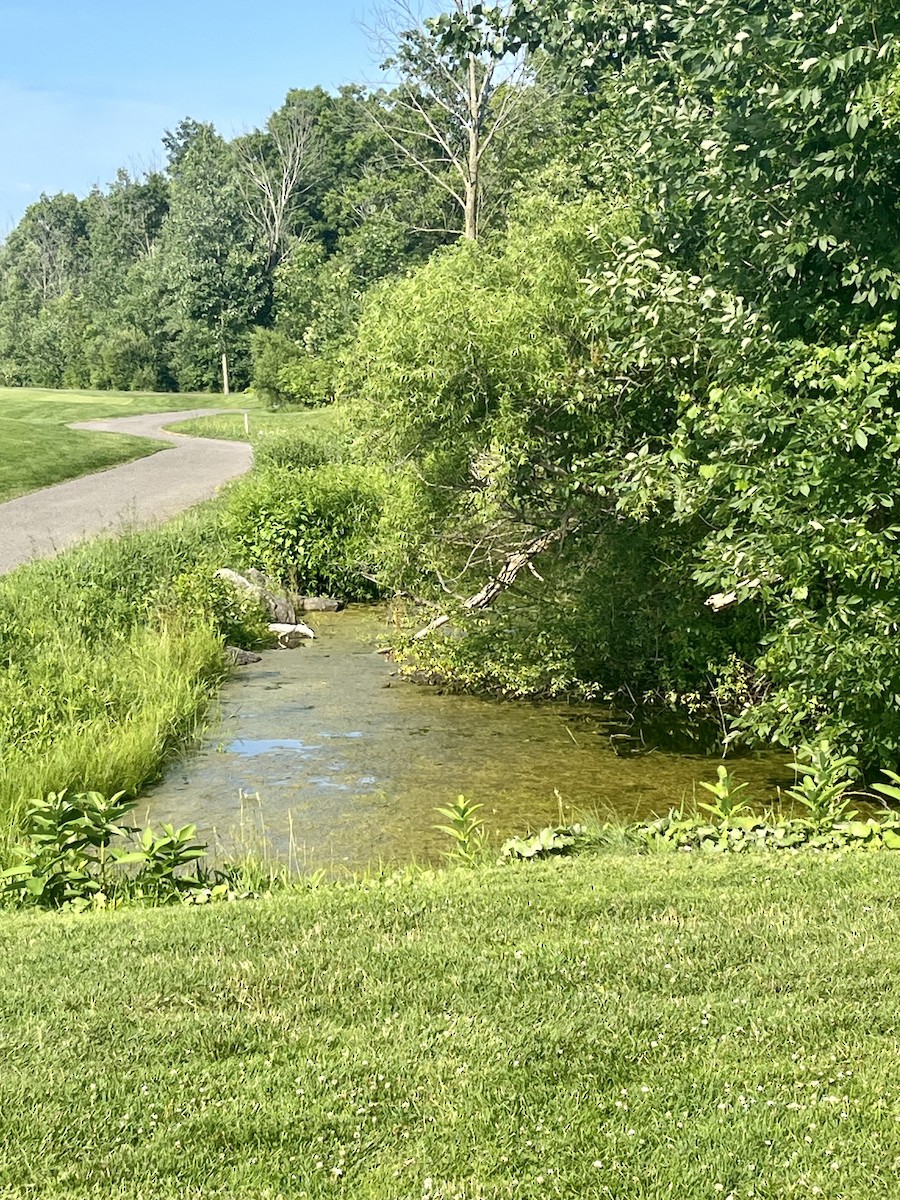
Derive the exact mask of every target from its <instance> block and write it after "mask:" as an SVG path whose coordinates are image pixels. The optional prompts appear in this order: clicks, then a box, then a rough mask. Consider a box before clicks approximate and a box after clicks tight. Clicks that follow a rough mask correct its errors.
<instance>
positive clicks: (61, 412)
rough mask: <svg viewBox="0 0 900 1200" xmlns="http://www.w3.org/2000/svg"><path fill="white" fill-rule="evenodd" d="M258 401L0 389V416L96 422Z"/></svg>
mask: <svg viewBox="0 0 900 1200" xmlns="http://www.w3.org/2000/svg"><path fill="white" fill-rule="evenodd" d="M258 403H259V402H258V401H257V400H255V399H254V398H253V397H251V396H244V395H242V394H240V395H235V396H220V395H216V394H214V393H210V392H97V391H64V390H53V389H50V388H0V417H7V418H14V419H15V420H17V421H52V422H53V423H54V424H59V425H66V424H68V423H69V422H70V421H97V420H100V419H101V418H103V417H133V416H136V415H137V414H139V413H157V412H181V411H182V410H184V409H187V408H238V409H242V410H243V409H245V408H255V407H257V406H258Z"/></svg>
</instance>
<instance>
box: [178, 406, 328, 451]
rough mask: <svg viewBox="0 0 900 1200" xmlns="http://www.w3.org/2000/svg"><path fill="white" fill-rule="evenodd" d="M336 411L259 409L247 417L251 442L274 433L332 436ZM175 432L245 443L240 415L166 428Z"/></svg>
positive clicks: (245, 434)
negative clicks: (270, 410) (271, 410)
mask: <svg viewBox="0 0 900 1200" xmlns="http://www.w3.org/2000/svg"><path fill="white" fill-rule="evenodd" d="M335 422H336V418H335V409H334V408H333V407H329V408H310V409H304V410H303V411H302V412H266V411H264V410H258V411H255V412H251V413H250V415H249V425H250V439H249V440H250V441H251V442H253V441H256V440H257V439H259V438H264V437H267V436H271V435H273V434H278V435H281V434H291V433H326V434H327V433H331V432H332V430H333V429H334V427H335ZM168 428H169V429H171V430H172V431H173V432H174V433H187V434H190V435H192V436H193V437H209V438H224V439H225V440H226V441H231V442H245V441H247V440H248V439H247V431H246V428H245V425H244V414H243V412H236V413H220V414H218V415H216V416H209V417H194V418H193V419H192V420H190V421H179V422H178V423H177V424H175V425H169V426H168Z"/></svg>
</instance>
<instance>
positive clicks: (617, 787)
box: [140, 608, 785, 870]
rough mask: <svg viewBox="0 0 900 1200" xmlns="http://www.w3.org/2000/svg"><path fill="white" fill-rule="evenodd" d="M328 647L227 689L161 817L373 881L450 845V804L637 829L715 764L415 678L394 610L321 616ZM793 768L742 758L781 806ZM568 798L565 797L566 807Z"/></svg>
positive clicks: (226, 843) (277, 655)
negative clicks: (592, 819) (631, 749)
mask: <svg viewBox="0 0 900 1200" xmlns="http://www.w3.org/2000/svg"><path fill="white" fill-rule="evenodd" d="M310 623H311V624H312V625H313V627H314V629H315V630H316V633H317V638H316V640H315V641H314V642H309V643H307V644H306V645H304V646H303V647H301V648H300V649H297V650H291V651H286V650H281V651H278V650H272V651H267V652H266V653H265V654H264V655H263V661H262V662H260V663H256V664H253V665H251V666H247V667H241V668H239V669H238V670H237V671H236V673H235V675H234V677H233V679H232V680H231V681H230V682H229V683H228V684H226V686H225V688H224V689H223V692H222V695H221V699H220V711H219V715H218V718H217V719H216V720H215V721H214V722H213V723H212V725H211V727H210V729H209V732H208V735H207V737H206V738H205V740H204V742H203V744H202V745H201V747H200V749H199V750H198V751H197V752H196V753H194V754H192V755H190V756H189V757H186V758H185V759H183V760H181V761H179V762H176V763H175V764H174V765H173V766H172V767H171V768H170V770H169V772H168V774H167V776H166V777H165V778H164V779H163V780H162V782H161V783H160V784H158V785H157V786H156V787H154V788H153V789H152V790H151V791H149V792H148V793H147V794H146V795H145V796H144V798H143V800H142V803H141V807H140V811H141V814H142V815H143V813H144V812H145V811H146V813H147V817H148V819H149V820H151V821H154V822H159V821H174V822H176V823H177V824H185V823H187V822H195V823H196V824H197V826H198V834H199V835H200V836H201V837H203V838H205V839H206V840H208V841H210V843H211V844H217V845H219V846H220V847H221V848H222V850H223V851H224V852H226V853H227V852H228V851H229V850H230V849H231V850H233V849H234V848H235V847H240V846H242V845H243V846H244V847H249V848H252V849H256V850H259V849H260V848H261V843H263V842H264V843H265V844H266V845H267V846H268V849H269V852H270V853H274V854H276V855H278V856H280V857H283V858H285V859H287V858H290V859H291V861H292V862H295V863H296V864H297V865H299V866H301V867H304V868H309V869H314V868H318V867H325V868H328V869H334V868H337V869H341V868H346V869H350V870H357V869H360V868H364V867H367V866H373V865H377V864H378V863H379V862H382V863H396V862H403V861H410V860H412V859H414V860H416V861H419V862H424V861H433V860H436V859H438V858H439V857H440V855H441V853H442V852H443V851H444V850H446V849H447V847H448V840H447V838H446V835H444V834H441V833H438V832H437V831H436V830H435V828H434V826H435V824H436V823H437V822H438V821H440V820H442V819H443V818H440V817H439V816H438V815H437V814H436V813H435V807H436V806H437V805H446V804H452V803H453V801H454V800H455V799H456V797H457V795H459V794H460V793H462V794H465V795H466V796H467V797H468V798H469V799H470V800H473V801H477V802H480V803H482V804H483V805H484V808H483V810H482V813H481V814H480V815H481V816H483V818H484V820H485V824H486V825H487V827H488V829H489V830H490V831H491V833H492V834H494V835H496V836H497V837H501V836H508V835H510V834H512V833H520V832H524V831H526V830H529V829H531V830H535V829H538V828H540V827H541V826H542V825H546V824H550V823H557V822H558V821H559V814H560V805H562V810H563V813H564V819H565V820H572V819H577V818H578V817H579V816H584V815H591V814H599V815H609V814H613V815H615V816H617V817H619V818H625V819H629V820H633V819H639V818H643V817H647V816H649V815H652V814H659V813H664V812H666V811H667V810H668V808H669V807H670V806H672V805H673V804H678V803H679V802H680V801H681V800H682V799H686V800H688V801H690V800H691V798H692V795H693V793H694V790H695V788H696V784H697V782H698V781H699V780H701V779H707V780H711V779H715V773H716V766H717V765H718V763H717V760H716V759H715V758H707V757H705V756H702V755H684V754H671V753H664V752H662V751H660V750H653V749H650V750H649V751H648V752H644V753H637V754H623V755H618V754H616V753H615V751H614V749H613V747H612V743H611V741H610V736H609V729H610V725H609V715H608V713H605V712H604V711H602V710H600V709H599V708H598V707H596V706H594V707H592V706H588V705H579V706H570V705H566V704H560V703H525V702H503V701H494V700H488V699H481V698H477V697H472V696H458V695H448V694H444V693H443V692H441V691H440V690H439V689H435V688H431V687H427V686H422V685H417V684H413V683H408V682H405V681H402V680H399V679H398V678H397V677H396V675H395V674H394V668H393V667H392V664H391V663H390V661H389V660H387V659H386V658H385V657H384V656H383V655H380V654H378V653H377V647H378V645H379V643H380V640H381V639H383V637H384V628H385V627H384V614H383V613H381V612H379V611H378V610H377V609H365V608H351V609H348V610H347V611H345V612H341V613H334V614H331V613H321V614H320V613H315V614H310ZM784 761H785V760H784V757H783V756H780V755H771V754H767V755H765V756H759V757H748V758H743V759H740V760H736V761H735V763H734V764H733V768H732V769H733V770H734V771H735V773H736V774H737V775H738V777H739V778H740V779H741V780H747V781H748V782H750V783H751V784H752V785H753V789H752V790H753V791H754V792H755V793H756V794H757V795H758V796H760V797H761V798H765V797H767V796H769V795H771V794H772V792H773V789H774V784H775V783H776V782H784V779H785V770H784ZM557 793H558V795H557Z"/></svg>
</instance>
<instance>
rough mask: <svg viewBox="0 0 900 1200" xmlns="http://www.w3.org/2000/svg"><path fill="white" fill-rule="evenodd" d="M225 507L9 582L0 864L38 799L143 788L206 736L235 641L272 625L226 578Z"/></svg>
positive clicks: (0, 632) (93, 545)
mask: <svg viewBox="0 0 900 1200" xmlns="http://www.w3.org/2000/svg"><path fill="white" fill-rule="evenodd" d="M217 513H218V509H217V508H216V507H215V506H208V507H207V508H205V509H203V510H200V511H198V512H195V513H192V514H188V515H187V516H185V517H183V518H181V519H180V520H178V521H175V522H172V523H170V524H168V525H166V526H164V527H162V528H160V529H154V530H148V531H144V532H141V533H136V534H130V535H126V536H124V537H121V538H118V539H112V538H102V539H97V540H96V541H93V542H88V543H85V544H83V545H81V546H78V547H76V548H75V549H73V550H71V551H68V552H67V553H65V554H62V555H59V556H58V557H57V558H54V559H49V560H46V561H41V562H36V563H31V564H29V565H27V566H25V567H21V568H19V569H18V570H17V571H14V572H12V573H11V574H9V575H7V576H5V577H4V578H3V579H0V866H2V865H3V863H4V859H5V858H6V856H7V855H8V851H9V848H10V845H11V843H12V842H14V841H15V839H16V835H17V827H18V823H19V819H20V817H21V814H22V811H23V806H24V802H25V800H27V799H28V798H30V797H34V796H40V795H43V794H45V793H47V792H48V791H59V790H60V789H62V788H70V789H72V790H74V791H83V790H97V791H101V792H105V793H107V794H109V793H112V792H115V791H118V790H120V789H125V790H126V791H127V792H129V793H130V794H135V793H136V792H137V790H138V789H139V788H140V787H141V785H142V784H144V783H146V782H147V781H148V780H150V779H152V778H154V777H155V776H156V774H157V773H158V772H159V769H160V767H161V765H162V763H163V762H164V761H165V759H166V758H167V757H168V756H170V755H171V754H172V753H173V751H175V750H177V749H179V748H180V747H182V746H183V745H184V744H185V743H188V742H190V741H191V740H192V739H193V737H194V736H195V735H196V733H197V730H198V726H199V723H200V722H201V720H202V718H203V714H204V712H205V710H206V707H207V705H208V704H209V702H210V699H211V697H212V696H213V695H214V693H215V691H216V688H217V685H218V683H219V681H220V680H221V678H222V677H223V674H224V665H223V657H222V642H221V638H222V636H225V637H226V638H229V637H231V638H234V637H238V638H244V640H249V641H252V640H253V637H254V636H255V635H256V634H257V633H258V632H259V631H260V630H261V628H262V624H263V618H262V614H261V612H260V613H259V614H255V615H254V616H250V615H248V613H245V612H244V608H246V604H247V602H246V601H241V600H240V599H239V598H238V597H236V596H235V595H234V593H233V592H232V591H230V590H229V589H228V588H227V586H223V585H222V584H221V581H217V580H215V579H214V577H213V573H214V571H215V568H216V567H218V566H221V565H222V562H223V561H225V560H224V557H223V556H224V555H225V554H226V553H227V551H226V550H225V549H224V547H223V544H222V541H221V537H220V534H219V525H218V523H217ZM242 605H243V608H242ZM254 621H255V625H254V624H253V622H254Z"/></svg>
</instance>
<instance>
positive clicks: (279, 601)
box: [216, 567, 297, 625]
mask: <svg viewBox="0 0 900 1200" xmlns="http://www.w3.org/2000/svg"><path fill="white" fill-rule="evenodd" d="M216 578H217V579H224V580H225V582H226V583H230V584H231V586H232V587H233V588H235V589H237V590H238V591H242V592H247V593H249V594H250V595H251V596H255V597H256V599H257V600H259V601H260V603H261V604H262V605H263V607H264V608H265V610H266V612H267V614H268V616H269V619H270V620H272V621H276V622H278V623H279V624H285V625H292V624H293V623H294V621H296V620H297V614H296V612H295V610H294V606H293V604H292V603H291V601H290V600H289V599H288V598H287V596H280V595H278V592H277V587H278V585H277V584H276V583H275V582H274V581H273V580H271V579H269V577H268V576H267V575H263V573H262V571H256V570H254V569H253V568H251V569H250V570H249V571H247V572H246V573H245V574H244V575H241V574H240V572H239V571H232V570H231V568H230V567H219V569H218V571H216Z"/></svg>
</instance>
